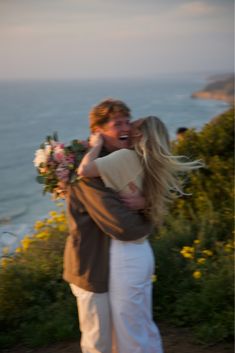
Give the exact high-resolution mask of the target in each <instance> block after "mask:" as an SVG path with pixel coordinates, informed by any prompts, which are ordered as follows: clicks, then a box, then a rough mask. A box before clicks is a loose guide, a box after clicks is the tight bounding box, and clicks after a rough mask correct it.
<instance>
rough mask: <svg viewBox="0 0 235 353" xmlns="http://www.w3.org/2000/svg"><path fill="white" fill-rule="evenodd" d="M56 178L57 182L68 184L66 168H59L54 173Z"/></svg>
mask: <svg viewBox="0 0 235 353" xmlns="http://www.w3.org/2000/svg"><path fill="white" fill-rule="evenodd" d="M55 173H56V176H57V178H58V179H59V180H61V181H63V182H65V183H66V182H68V180H69V170H68V169H66V166H63V165H62V166H59V167H58V168H57V169H56V171H55Z"/></svg>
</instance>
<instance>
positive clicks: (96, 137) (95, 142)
mask: <svg viewBox="0 0 235 353" xmlns="http://www.w3.org/2000/svg"><path fill="white" fill-rule="evenodd" d="M103 142H104V139H103V137H102V135H101V133H100V132H95V133H93V134H91V136H90V138H89V145H90V147H102V146H103Z"/></svg>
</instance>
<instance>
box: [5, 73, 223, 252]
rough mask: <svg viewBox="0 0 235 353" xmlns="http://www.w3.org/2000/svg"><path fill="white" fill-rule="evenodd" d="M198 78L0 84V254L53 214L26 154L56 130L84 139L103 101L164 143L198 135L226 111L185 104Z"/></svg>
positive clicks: (201, 81) (209, 104) (212, 104)
mask: <svg viewBox="0 0 235 353" xmlns="http://www.w3.org/2000/svg"><path fill="white" fill-rule="evenodd" d="M205 78H206V76H205V75H203V76H202V75H197V74H190V75H159V76H158V77H152V78H149V79H147V78H146V79H113V80H112V79H109V80H91V79H90V80H64V81H59V80H55V81H45V80H44V81H40V80H38V81H32V80H28V81H23V80H22V81H0V153H1V159H0V248H1V247H3V246H6V245H7V246H10V247H11V248H14V247H15V246H16V245H17V243H18V242H19V240H20V239H21V238H22V237H23V236H24V235H25V234H26V233H29V232H30V230H31V227H32V226H33V224H34V222H35V221H36V220H38V219H42V218H44V217H46V216H47V214H48V211H49V210H52V209H55V208H56V206H55V203H54V202H53V201H52V200H51V197H50V195H46V196H43V195H42V186H41V185H39V184H37V183H36V181H35V177H36V170H35V168H34V166H33V163H32V161H33V158H34V153H35V150H36V149H37V148H39V146H40V144H41V143H42V142H43V141H44V139H45V137H46V136H47V135H50V134H52V133H53V132H55V131H57V133H58V135H59V139H60V140H61V141H63V142H65V143H68V142H70V141H71V140H72V139H75V138H79V139H86V138H87V137H88V135H89V127H88V114H89V111H90V109H91V107H92V106H93V105H95V104H97V103H98V102H99V101H101V100H103V99H104V98H107V97H114V98H118V99H121V100H123V101H124V102H126V103H127V105H128V106H129V107H130V108H131V110H132V116H133V119H136V118H139V117H144V116H147V115H156V116H158V117H160V118H161V119H162V120H163V121H164V122H165V124H166V126H167V127H168V129H169V131H170V135H171V138H172V139H174V138H175V131H176V129H177V128H178V127H180V126H186V127H194V128H196V129H200V128H202V126H203V125H204V124H205V123H207V122H208V121H209V120H210V119H211V118H213V117H214V116H215V115H218V114H219V113H221V112H223V111H224V110H226V109H227V107H228V106H227V104H226V103H224V102H220V101H205V100H197V99H192V98H191V94H192V93H193V92H195V91H197V90H200V89H201V88H202V87H203V86H204V85H205Z"/></svg>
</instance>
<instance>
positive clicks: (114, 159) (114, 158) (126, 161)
mask: <svg viewBox="0 0 235 353" xmlns="http://www.w3.org/2000/svg"><path fill="white" fill-rule="evenodd" d="M95 163H96V166H97V168H98V171H99V174H100V177H101V179H102V180H103V182H104V184H105V186H106V187H109V188H112V189H114V190H115V191H117V192H119V191H123V190H124V189H125V187H126V186H127V185H128V183H130V182H131V181H132V182H135V181H136V180H137V179H138V177H139V176H140V175H142V167H141V163H140V160H139V157H138V156H137V154H136V152H135V151H133V150H128V149H125V148H124V149H121V150H118V151H115V152H113V153H110V154H109V155H107V156H105V157H101V158H97V159H96V160H95ZM137 186H138V187H139V188H141V187H142V185H137Z"/></svg>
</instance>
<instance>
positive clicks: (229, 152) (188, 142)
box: [152, 109, 234, 343]
mask: <svg viewBox="0 0 235 353" xmlns="http://www.w3.org/2000/svg"><path fill="white" fill-rule="evenodd" d="M233 116H234V111H233V109H232V110H230V111H228V112H227V113H224V114H222V115H221V116H219V117H217V118H216V119H214V120H213V121H212V122H211V123H210V124H207V125H206V126H205V127H204V128H203V129H202V131H200V132H196V131H194V130H189V131H187V133H186V134H185V139H184V140H182V141H180V142H178V143H176V144H175V146H174V150H175V152H176V153H177V154H180V155H186V156H190V157H191V158H196V159H202V160H203V161H204V162H205V163H206V168H205V169H201V170H199V171H197V172H193V173H192V174H191V175H190V176H189V177H188V179H187V182H186V185H185V190H186V192H187V193H189V194H192V195H191V196H185V197H182V198H179V199H178V200H176V201H175V202H174V204H173V205H172V206H171V209H170V214H169V216H168V217H167V219H166V222H165V225H164V226H163V228H162V229H161V230H160V231H159V232H158V233H157V235H155V237H154V238H153V239H152V243H153V248H154V252H155V253H156V258H157V268H156V272H157V278H158V281H157V282H156V284H155V288H154V293H155V296H154V311H155V315H156V316H158V317H160V318H163V319H165V318H168V320H169V318H170V321H171V322H173V323H175V324H177V325H187V326H191V327H192V330H193V331H194V332H195V334H196V337H197V338H198V339H199V340H200V341H203V342H210V343H215V342H218V341H221V340H225V339H230V338H231V337H233V220H232V219H233V206H232V205H233V192H232V191H233Z"/></svg>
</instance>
